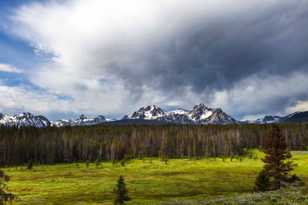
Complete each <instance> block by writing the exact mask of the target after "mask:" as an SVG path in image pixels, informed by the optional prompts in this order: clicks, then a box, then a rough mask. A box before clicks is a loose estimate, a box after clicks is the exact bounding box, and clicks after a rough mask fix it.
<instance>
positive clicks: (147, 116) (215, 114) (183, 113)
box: [123, 104, 236, 124]
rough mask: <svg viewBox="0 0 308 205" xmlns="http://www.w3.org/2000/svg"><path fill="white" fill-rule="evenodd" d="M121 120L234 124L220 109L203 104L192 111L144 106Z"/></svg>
mask: <svg viewBox="0 0 308 205" xmlns="http://www.w3.org/2000/svg"><path fill="white" fill-rule="evenodd" d="M123 119H125V120H129V119H139V120H157V121H161V122H167V123H175V124H231V123H236V120H234V119H233V118H232V117H230V116H229V115H227V114H226V113H225V112H223V111H222V110H221V109H213V108H208V107H207V106H206V105H204V104H199V105H195V106H194V107H193V109H192V110H185V109H182V108H179V109H177V110H173V111H169V112H167V111H164V110H163V109H161V108H160V107H158V106H157V105H150V106H145V107H142V108H140V109H139V110H137V111H136V112H133V114H131V115H128V116H125V117H124V118H123Z"/></svg>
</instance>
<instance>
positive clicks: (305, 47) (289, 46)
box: [111, 1, 308, 92]
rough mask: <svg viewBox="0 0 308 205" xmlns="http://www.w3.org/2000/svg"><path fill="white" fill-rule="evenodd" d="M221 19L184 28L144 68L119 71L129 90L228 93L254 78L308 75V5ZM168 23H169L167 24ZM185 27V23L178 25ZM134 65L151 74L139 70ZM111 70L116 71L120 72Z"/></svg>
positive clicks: (153, 50) (153, 51) (154, 49)
mask: <svg viewBox="0 0 308 205" xmlns="http://www.w3.org/2000/svg"><path fill="white" fill-rule="evenodd" d="M283 2H284V3H281V4H279V3H276V4H274V5H273V6H272V7H269V8H266V7H264V8H262V9H264V10H261V8H256V11H255V12H254V11H242V13H238V14H237V15H235V16H228V15H227V16H223V17H220V18H219V19H211V21H210V22H207V21H206V19H204V21H203V19H199V20H198V21H197V22H194V23H193V24H192V25H190V26H183V27H182V26H179V28H178V30H176V32H174V33H173V35H172V36H171V37H170V38H167V39H162V40H161V42H160V43H159V44H158V45H151V46H150V47H148V48H147V49H146V51H145V54H143V55H142V58H140V56H138V57H137V60H138V61H139V63H134V64H133V65H120V66H124V67H125V66H132V67H131V68H130V69H120V70H119V71H120V73H118V74H120V75H121V76H122V78H123V79H127V82H128V84H129V85H130V86H140V85H144V84H152V85H153V84H156V85H157V86H158V87H160V88H161V89H166V90H167V89H172V88H174V87H178V86H192V88H193V89H194V90H195V91H196V92H201V91H202V90H204V89H218V90H220V89H229V88H231V87H232V86H233V85H234V84H235V83H237V82H238V81H240V80H242V79H245V78H247V77H249V76H251V75H254V74H260V75H282V76H286V75H289V74H290V73H292V72H295V71H297V72H306V71H307V70H308V68H307V65H308V58H307V52H308V2H304V1H293V2H290V1H287V2H286V1H283ZM167 21H168V20H167ZM177 23H180V22H177ZM135 66H144V67H146V69H144V70H140V71H139V72H138V69H135V70H134V67H135ZM115 70H116V69H115V67H112V70H111V72H115Z"/></svg>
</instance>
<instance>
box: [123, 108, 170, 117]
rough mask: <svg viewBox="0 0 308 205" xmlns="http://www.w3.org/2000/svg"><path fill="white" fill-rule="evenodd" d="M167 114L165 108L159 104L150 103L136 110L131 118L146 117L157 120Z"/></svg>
mask: <svg viewBox="0 0 308 205" xmlns="http://www.w3.org/2000/svg"><path fill="white" fill-rule="evenodd" d="M164 115H165V112H164V110H163V109H161V108H160V107H158V106H157V105H149V106H145V107H142V108H140V109H139V110H138V111H136V112H134V113H133V114H132V115H131V116H129V117H128V118H129V119H144V120H155V119H157V118H160V117H162V116H164Z"/></svg>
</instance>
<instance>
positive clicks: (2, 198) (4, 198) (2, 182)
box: [0, 170, 15, 205]
mask: <svg viewBox="0 0 308 205" xmlns="http://www.w3.org/2000/svg"><path fill="white" fill-rule="evenodd" d="M9 180H10V178H9V177H8V176H7V175H5V173H4V172H3V171H2V170H0V205H4V204H5V203H6V202H8V201H9V202H11V201H13V200H14V198H15V196H14V195H13V194H12V193H9V192H7V190H6V189H7V184H6V183H7V182H8V181H9Z"/></svg>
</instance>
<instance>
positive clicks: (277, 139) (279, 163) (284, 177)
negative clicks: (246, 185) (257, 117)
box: [255, 125, 294, 191]
mask: <svg viewBox="0 0 308 205" xmlns="http://www.w3.org/2000/svg"><path fill="white" fill-rule="evenodd" d="M264 152H265V158H264V159H263V162H264V163H265V165H264V167H263V170H262V171H261V173H260V174H259V176H258V178H257V180H256V184H255V185H256V187H255V189H256V191H267V190H276V189H280V188H281V187H283V186H285V185H286V184H287V183H289V182H290V181H291V179H290V178H291V177H290V172H291V171H292V170H293V167H294V165H293V163H292V161H290V159H291V157H292V155H291V153H290V151H289V150H288V147H287V143H286V139H285V137H283V135H282V133H281V130H280V128H279V126H277V125H274V126H272V130H271V133H270V135H269V136H268V137H267V139H266V141H265V147H264Z"/></svg>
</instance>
